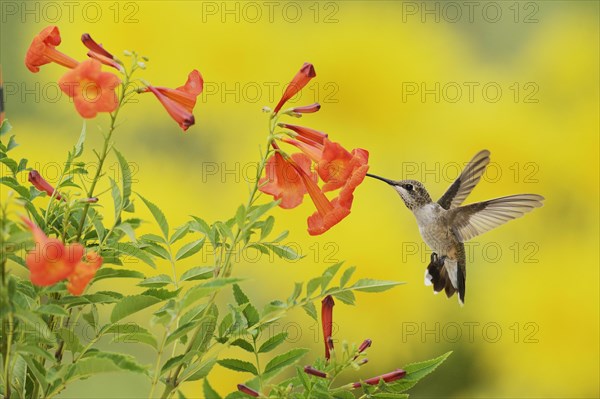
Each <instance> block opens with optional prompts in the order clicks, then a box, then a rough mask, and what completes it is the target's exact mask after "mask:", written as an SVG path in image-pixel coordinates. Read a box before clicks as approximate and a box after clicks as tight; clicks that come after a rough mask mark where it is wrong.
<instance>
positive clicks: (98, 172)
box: [75, 69, 134, 242]
mask: <svg viewBox="0 0 600 399" xmlns="http://www.w3.org/2000/svg"><path fill="white" fill-rule="evenodd" d="M133 71H134V70H133V69H132V71H131V72H130V73H128V72H127V71H125V79H124V82H123V83H122V84H121V86H122V90H121V93H120V95H119V105H118V106H117V109H116V110H115V112H113V113H111V114H110V128H109V130H108V134H107V135H106V136H105V137H104V145H103V147H102V153H101V154H100V156H99V157H98V168H97V169H96V174H95V176H94V179H93V180H92V183H91V184H90V188H89V190H88V192H87V197H88V198H91V197H93V196H94V190H95V189H96V185H97V184H98V181H99V180H100V177H101V176H102V167H103V166H104V161H106V157H107V156H108V152H109V150H110V149H111V143H110V139H111V137H112V135H113V133H114V131H115V129H116V128H117V124H116V123H117V116H118V115H119V111H120V110H121V108H122V107H123V104H124V102H125V98H126V95H127V93H126V92H125V89H126V88H127V86H128V85H129V78H130V76H131V74H132V73H133ZM89 209H90V204H89V203H86V204H85V206H84V207H83V212H82V214H81V219H80V220H79V227H78V228H77V236H76V239H75V241H76V242H79V241H80V239H81V234H82V233H83V226H84V224H85V219H86V217H87V213H88V211H89Z"/></svg>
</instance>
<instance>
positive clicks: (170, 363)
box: [160, 355, 185, 375]
mask: <svg viewBox="0 0 600 399" xmlns="http://www.w3.org/2000/svg"><path fill="white" fill-rule="evenodd" d="M184 357H185V355H177V356H175V357H172V358H170V359H169V360H167V361H166V362H165V364H163V366H162V368H161V369H160V375H163V374H164V373H166V372H167V371H169V370H171V369H172V368H174V367H177V366H179V365H180V364H181V363H182V362H183V358H184Z"/></svg>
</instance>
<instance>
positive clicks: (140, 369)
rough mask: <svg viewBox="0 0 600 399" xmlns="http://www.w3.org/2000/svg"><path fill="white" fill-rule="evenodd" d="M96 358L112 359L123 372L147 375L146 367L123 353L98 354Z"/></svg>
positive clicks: (95, 355)
mask: <svg viewBox="0 0 600 399" xmlns="http://www.w3.org/2000/svg"><path fill="white" fill-rule="evenodd" d="M94 357H95V358H98V359H110V360H112V362H113V363H114V364H115V365H116V366H117V367H119V368H120V369H121V370H125V371H131V372H134V373H141V374H147V372H148V370H147V368H146V367H144V366H142V365H140V364H139V363H138V362H137V361H136V360H135V358H134V357H133V356H130V355H124V354H122V353H115V352H104V351H103V352H98V353H96V354H94Z"/></svg>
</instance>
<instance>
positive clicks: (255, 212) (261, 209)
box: [248, 201, 280, 223]
mask: <svg viewBox="0 0 600 399" xmlns="http://www.w3.org/2000/svg"><path fill="white" fill-rule="evenodd" d="M279 202H280V201H272V202H269V203H266V204H263V205H258V206H253V207H251V208H250V211H249V212H248V220H249V222H250V223H254V222H255V221H257V220H258V219H260V217H261V216H262V215H264V214H265V213H267V212H269V211H270V210H271V209H273V208H275V207H276V206H277V205H279Z"/></svg>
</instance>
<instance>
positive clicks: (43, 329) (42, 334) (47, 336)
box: [9, 293, 55, 342]
mask: <svg viewBox="0 0 600 399" xmlns="http://www.w3.org/2000/svg"><path fill="white" fill-rule="evenodd" d="M9 295H10V293H9ZM14 315H15V317H16V318H17V319H19V320H21V321H22V322H23V323H25V324H26V325H27V326H28V327H31V328H32V329H33V331H34V334H36V335H35V336H36V337H38V339H40V340H41V342H54V341H55V338H54V334H53V333H52V331H50V329H49V328H48V325H47V324H46V322H45V321H44V320H43V319H42V318H41V317H39V316H38V315H36V314H34V313H32V312H29V311H27V310H25V309H19V311H18V312H16V313H15V314H14Z"/></svg>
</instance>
